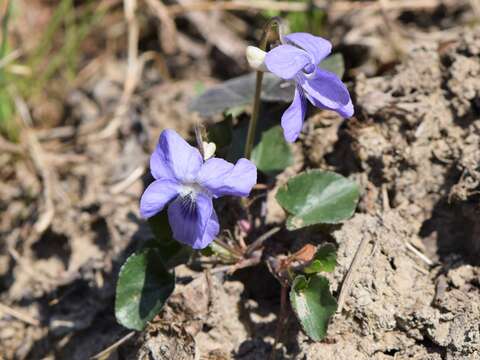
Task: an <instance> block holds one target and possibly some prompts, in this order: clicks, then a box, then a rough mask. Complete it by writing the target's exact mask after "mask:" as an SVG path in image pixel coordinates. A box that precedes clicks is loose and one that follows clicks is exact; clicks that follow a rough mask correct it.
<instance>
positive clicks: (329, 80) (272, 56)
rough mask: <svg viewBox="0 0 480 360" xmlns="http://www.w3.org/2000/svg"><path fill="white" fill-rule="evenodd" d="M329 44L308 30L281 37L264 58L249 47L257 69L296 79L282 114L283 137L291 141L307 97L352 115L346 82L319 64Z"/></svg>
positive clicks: (326, 107) (248, 56)
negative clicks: (290, 101)
mask: <svg viewBox="0 0 480 360" xmlns="http://www.w3.org/2000/svg"><path fill="white" fill-rule="evenodd" d="M331 50H332V44H331V43H330V42H329V41H328V40H325V39H323V38H321V37H318V36H313V35H311V34H308V33H292V34H288V35H286V36H284V37H283V39H282V45H279V46H277V47H275V48H273V49H272V50H270V51H269V52H267V53H264V55H263V56H264V58H263V59H261V58H262V54H261V53H260V51H261V50H260V49H256V48H253V47H249V49H247V59H248V60H249V63H250V64H251V65H252V66H253V67H255V68H257V69H258V70H260V71H264V69H265V68H266V69H267V70H268V71H270V72H272V73H273V74H275V75H277V76H278V77H280V78H282V79H285V80H294V81H295V96H294V98H293V102H292V104H291V105H290V106H289V108H288V109H287V110H286V111H285V112H284V113H283V115H282V128H283V131H284V135H285V139H286V140H287V141H289V142H293V141H295V140H296V139H297V137H298V135H299V133H300V131H301V130H302V125H303V121H304V119H305V113H306V110H307V99H308V101H310V102H311V103H312V104H313V105H314V106H316V107H318V108H321V109H328V110H333V111H336V112H337V113H339V114H340V115H341V116H343V117H344V118H347V117H350V116H352V115H353V105H352V100H351V99H350V94H349V93H348V90H347V88H346V86H345V85H344V84H343V83H342V81H341V80H340V79H339V78H338V76H337V75H335V74H334V73H332V72H330V71H327V70H324V69H321V68H319V67H318V64H319V63H320V62H321V61H322V60H323V59H324V58H325V57H327V55H328V54H330V52H331Z"/></svg>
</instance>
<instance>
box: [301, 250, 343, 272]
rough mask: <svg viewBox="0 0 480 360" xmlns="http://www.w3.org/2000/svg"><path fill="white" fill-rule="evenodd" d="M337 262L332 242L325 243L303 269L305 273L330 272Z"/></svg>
mask: <svg viewBox="0 0 480 360" xmlns="http://www.w3.org/2000/svg"><path fill="white" fill-rule="evenodd" d="M336 264H337V250H336V249H335V246H334V245H333V244H325V245H323V246H321V247H320V248H319V249H318V250H317V252H316V253H315V256H314V257H313V260H312V261H311V262H310V264H309V265H308V266H306V267H305V268H304V269H303V272H304V273H306V274H313V273H318V272H332V271H333V270H335V265H336Z"/></svg>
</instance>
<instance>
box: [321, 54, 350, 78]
mask: <svg viewBox="0 0 480 360" xmlns="http://www.w3.org/2000/svg"><path fill="white" fill-rule="evenodd" d="M318 66H319V67H321V68H322V69H324V70H328V71H330V72H333V73H334V74H336V75H337V76H338V77H339V78H340V79H341V78H342V77H343V74H344V73H345V61H344V60H343V55H342V54H333V55H330V56H329V57H327V58H326V59H325V60H323V61H322V62H321V63H320V64H318Z"/></svg>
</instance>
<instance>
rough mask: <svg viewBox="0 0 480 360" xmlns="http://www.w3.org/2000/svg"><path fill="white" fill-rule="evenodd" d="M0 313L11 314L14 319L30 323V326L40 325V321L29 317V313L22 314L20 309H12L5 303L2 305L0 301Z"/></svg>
mask: <svg viewBox="0 0 480 360" xmlns="http://www.w3.org/2000/svg"><path fill="white" fill-rule="evenodd" d="M1 313H4V314H7V315H9V316H12V317H14V318H15V319H18V320H20V321H23V322H24V323H27V324H29V325H32V326H39V325H40V322H39V321H38V320H37V319H35V318H33V317H31V316H30V315H27V314H24V313H23V312H21V311H18V310H15V309H12V308H11V307H9V306H7V305H4V304H2V303H0V314H1Z"/></svg>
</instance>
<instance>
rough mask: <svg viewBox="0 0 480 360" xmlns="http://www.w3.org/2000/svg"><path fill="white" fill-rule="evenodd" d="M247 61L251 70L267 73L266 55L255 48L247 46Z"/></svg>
mask: <svg viewBox="0 0 480 360" xmlns="http://www.w3.org/2000/svg"><path fill="white" fill-rule="evenodd" d="M246 54H247V61H248V64H249V65H250V67H251V68H253V69H255V70H257V71H268V69H267V67H266V66H265V56H266V55H267V53H266V52H265V51H263V50H262V49H259V48H258V47H255V46H247V50H246Z"/></svg>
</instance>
